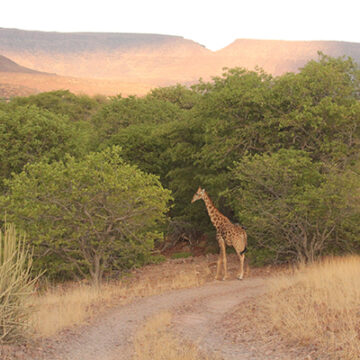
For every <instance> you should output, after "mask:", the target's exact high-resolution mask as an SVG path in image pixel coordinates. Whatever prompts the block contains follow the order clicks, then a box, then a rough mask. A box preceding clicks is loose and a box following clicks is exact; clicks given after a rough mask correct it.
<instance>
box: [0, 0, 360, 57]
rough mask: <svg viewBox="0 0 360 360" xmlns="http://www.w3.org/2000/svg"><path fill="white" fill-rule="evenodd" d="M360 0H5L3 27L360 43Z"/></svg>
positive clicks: (218, 41) (218, 43)
mask: <svg viewBox="0 0 360 360" xmlns="http://www.w3.org/2000/svg"><path fill="white" fill-rule="evenodd" d="M359 9H360V1H359V0H335V1H334V0H218V1H215V0H177V1H174V0H125V1H124V0H96V1H94V0H57V1H52V0H3V1H2V2H1V6H0V27H3V28H17V29H24V30H43V31H64V32H71V31H86V32H134V33H155V34H167V35H180V36H183V37H185V38H187V39H191V40H194V41H196V42H199V43H200V44H202V45H205V46H206V47H207V48H209V49H211V50H218V49H220V48H222V47H225V46H227V45H229V44H230V43H231V42H233V41H234V40H235V39H240V38H242V39H244V38H247V39H275V40H342V41H351V42H360V26H359V23H360V15H359V14H360V12H359Z"/></svg>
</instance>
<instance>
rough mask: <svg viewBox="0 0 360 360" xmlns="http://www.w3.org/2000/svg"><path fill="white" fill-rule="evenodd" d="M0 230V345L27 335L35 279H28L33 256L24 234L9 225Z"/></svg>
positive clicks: (21, 338)
mask: <svg viewBox="0 0 360 360" xmlns="http://www.w3.org/2000/svg"><path fill="white" fill-rule="evenodd" d="M3 228H4V229H3V230H1V231H0V343H1V342H13V343H14V342H17V341H21V340H24V338H25V337H26V336H27V335H29V333H30V331H31V327H30V324H29V318H30V317H31V315H32V308H31V306H30V302H31V298H32V295H33V293H34V283H35V281H36V278H35V279H34V278H32V277H31V273H30V271H31V265H32V254H31V251H30V250H29V246H28V245H27V244H26V241H25V240H26V238H25V237H24V235H21V234H18V233H17V232H16V229H15V227H14V226H13V225H11V224H7V223H5V224H4V227H3Z"/></svg>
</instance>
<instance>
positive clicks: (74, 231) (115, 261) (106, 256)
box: [0, 147, 171, 284]
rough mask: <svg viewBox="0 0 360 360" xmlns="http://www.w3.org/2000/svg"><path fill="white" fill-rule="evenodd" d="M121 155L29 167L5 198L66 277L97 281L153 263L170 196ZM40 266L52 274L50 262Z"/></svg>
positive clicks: (8, 207)
mask: <svg viewBox="0 0 360 360" xmlns="http://www.w3.org/2000/svg"><path fill="white" fill-rule="evenodd" d="M120 153H121V150H120V148H118V147H113V148H111V149H110V148H108V149H106V150H104V151H103V152H100V153H90V154H89V155H87V156H86V157H85V158H84V159H80V160H78V159H75V158H73V157H70V156H69V157H67V159H66V161H65V162H61V161H59V162H54V163H52V164H48V163H46V162H40V163H37V164H32V165H29V166H26V168H25V170H24V171H23V172H22V173H20V174H18V175H16V176H14V177H13V179H12V180H10V181H8V182H7V185H8V187H9V195H8V196H7V197H2V198H0V203H1V205H0V206H2V207H3V208H5V209H6V210H7V213H8V217H9V218H10V217H11V219H12V221H14V222H15V223H16V224H18V225H19V226H20V227H21V228H22V229H24V230H25V231H26V233H27V234H28V236H29V240H30V241H31V242H32V244H34V245H35V246H36V248H35V250H36V252H37V253H36V254H37V255H38V256H41V255H45V254H46V255H47V256H54V255H56V256H57V257H58V258H61V259H62V262H63V264H66V265H67V269H68V271H69V272H71V271H76V273H77V274H78V275H80V276H81V277H86V276H88V274H90V275H91V278H92V280H93V282H94V283H95V284H98V283H99V281H100V280H101V278H102V275H103V273H104V271H109V270H112V269H118V268H120V269H121V268H129V267H133V266H138V265H142V264H144V263H146V262H147V261H148V259H149V257H150V254H151V250H152V249H153V247H154V242H155V241H156V240H161V239H162V233H161V230H162V225H161V223H162V222H163V221H165V215H164V214H165V213H166V212H167V211H168V201H169V200H170V198H171V197H170V192H169V191H168V190H165V189H164V188H163V187H162V186H161V184H160V182H159V180H158V178H157V177H156V176H154V175H151V174H146V173H143V172H142V171H140V170H139V169H138V168H136V167H135V166H132V165H129V164H126V163H125V162H124V161H123V160H122V158H121V157H120ZM44 259H45V258H43V261H44ZM43 265H45V266H46V268H48V269H52V270H54V265H53V259H52V260H51V261H50V262H46V263H44V264H43Z"/></svg>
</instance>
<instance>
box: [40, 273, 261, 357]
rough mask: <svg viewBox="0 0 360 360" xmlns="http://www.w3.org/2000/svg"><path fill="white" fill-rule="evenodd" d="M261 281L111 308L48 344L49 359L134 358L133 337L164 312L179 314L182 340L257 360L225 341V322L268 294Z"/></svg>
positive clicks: (206, 287) (213, 286) (203, 288)
mask: <svg viewBox="0 0 360 360" xmlns="http://www.w3.org/2000/svg"><path fill="white" fill-rule="evenodd" d="M266 283H267V280H266V279H265V278H261V277H254V278H247V279H244V280H243V281H238V280H230V281H224V282H222V281H214V282H211V283H207V284H205V285H203V286H201V287H197V288H191V289H182V290H173V291H169V292H167V293H165V294H162V295H157V296H152V297H148V298H142V299H138V300H137V301H135V302H133V303H132V304H129V305H125V306H120V307H117V308H112V309H110V310H109V311H108V312H107V313H105V314H102V315H101V317H100V316H99V317H98V318H97V319H95V320H94V321H93V322H92V323H91V324H90V325H87V326H82V327H80V328H78V329H77V330H76V331H75V332H72V333H69V334H67V335H66V336H63V337H62V339H61V340H60V341H58V342H56V341H53V342H52V343H50V344H48V345H47V351H46V354H45V353H44V354H43V355H44V356H43V359H46V360H60V359H61V360H99V359H102V360H130V359H131V358H132V351H133V342H132V339H133V336H134V334H135V333H136V330H137V328H138V327H139V326H140V325H141V324H143V323H144V321H145V320H146V318H147V317H149V316H152V315H155V314H156V313H159V312H161V311H170V312H172V313H173V314H174V317H173V325H172V326H173V330H174V331H175V332H177V333H178V334H179V336H181V337H182V338H187V339H189V340H191V341H195V342H196V343H197V344H198V346H199V347H200V348H202V349H203V350H205V351H209V352H212V353H213V352H215V353H217V354H219V355H220V356H221V357H222V358H223V359H225V360H227V359H237V360H241V359H252V360H254V359H255V357H254V354H252V353H251V350H249V349H244V348H240V347H239V345H234V344H231V342H227V340H226V339H224V335H223V333H224V332H223V331H222V330H221V326H220V324H221V320H222V318H223V317H224V316H225V314H226V313H228V312H231V311H232V310H233V309H234V308H236V307H237V306H238V305H239V304H240V303H241V302H243V301H246V300H248V299H249V298H251V297H256V296H261V295H262V294H264V293H265V292H266Z"/></svg>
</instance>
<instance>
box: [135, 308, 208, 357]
mask: <svg viewBox="0 0 360 360" xmlns="http://www.w3.org/2000/svg"><path fill="white" fill-rule="evenodd" d="M171 319H172V314H171V313H169V312H161V313H159V314H157V315H155V316H153V317H151V318H149V319H148V320H147V321H146V322H145V324H144V325H143V326H142V328H141V329H140V330H139V331H138V332H137V334H136V336H135V341H134V348H135V356H134V360H149V359H152V360H167V359H171V360H210V358H209V357H208V356H206V355H205V354H202V353H201V352H200V351H199V349H198V347H197V346H196V344H191V343H188V342H184V341H180V340H179V338H177V337H176V336H174V335H173V334H172V333H171V331H170V329H169V327H170V324H171Z"/></svg>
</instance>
